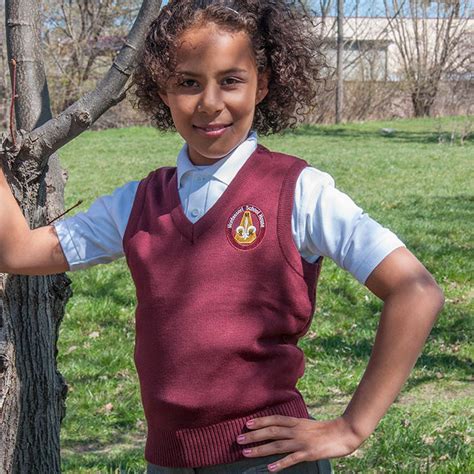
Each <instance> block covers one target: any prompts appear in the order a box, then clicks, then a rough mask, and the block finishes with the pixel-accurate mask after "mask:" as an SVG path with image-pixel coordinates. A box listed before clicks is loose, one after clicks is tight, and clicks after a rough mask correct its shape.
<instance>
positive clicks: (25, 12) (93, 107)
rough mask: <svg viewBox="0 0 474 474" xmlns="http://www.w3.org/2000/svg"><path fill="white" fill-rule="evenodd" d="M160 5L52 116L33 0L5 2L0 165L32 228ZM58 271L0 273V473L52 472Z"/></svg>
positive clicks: (115, 94)
mask: <svg viewBox="0 0 474 474" xmlns="http://www.w3.org/2000/svg"><path fill="white" fill-rule="evenodd" d="M160 6H161V1H158V0H145V1H144V2H143V5H142V7H141V9H140V12H139V14H138V16H137V18H136V20H135V23H134V26H133V28H132V29H131V31H130V33H129V35H128V37H127V39H126V41H125V43H124V44H123V46H122V48H121V50H120V52H119V54H118V55H117V56H116V58H115V59H114V61H113V64H112V67H111V68H110V69H109V71H108V72H107V73H106V75H105V76H104V78H103V79H102V80H101V81H100V82H99V83H98V85H97V87H96V88H95V89H94V90H92V91H91V92H88V93H87V94H85V95H84V96H83V97H81V98H80V99H79V100H78V101H77V102H75V103H74V104H72V105H71V106H70V107H68V108H67V109H66V110H65V111H64V112H62V113H61V114H59V115H58V116H57V117H55V118H52V114H51V109H50V101H49V93H48V84H47V80H46V75H45V70H44V63H43V51H42V48H41V18H40V3H39V2H38V1H35V0H7V2H6V4H5V19H6V39H7V49H8V60H9V62H10V61H12V60H14V61H12V62H11V63H10V64H11V67H10V74H11V78H12V83H13V82H16V91H15V92H16V98H15V114H14V115H15V120H16V126H17V129H18V130H17V131H14V130H11V133H4V134H3V137H2V145H1V148H0V162H1V164H2V166H3V169H4V171H5V174H6V176H7V179H8V181H9V183H10V185H11V188H12V191H13V193H14V196H15V198H16V199H17V201H18V203H19V204H20V207H21V209H22V210H23V212H24V214H25V217H26V219H27V222H28V223H29V225H30V227H31V228H34V227H38V226H41V225H45V224H46V223H48V222H50V221H51V220H52V219H54V218H55V217H57V216H58V215H59V214H60V212H61V211H62V207H63V188H64V181H65V179H64V173H63V172H62V170H61V167H60V165H59V160H58V157H57V155H56V151H57V150H58V149H59V148H60V147H61V146H63V145H64V144H66V143H67V142H69V141H70V140H72V139H73V138H74V137H76V136H77V135H79V134H80V133H81V132H83V131H84V130H86V129H87V128H89V127H90V126H91V124H92V123H94V121H96V120H97V119H98V118H99V117H100V115H101V114H103V113H104V112H105V111H106V110H107V109H108V108H110V107H111V106H113V105H114V104H117V103H118V102H120V101H121V100H122V99H123V98H124V97H125V93H126V90H127V87H128V85H127V83H128V81H129V77H130V74H131V72H132V70H133V66H134V64H136V62H137V60H138V58H139V55H140V51H141V49H142V46H143V42H144V38H145V35H146V31H147V29H148V26H149V24H150V22H151V21H152V20H153V18H154V17H155V16H156V15H157V12H158V11H159V9H160ZM69 283H70V282H69V280H68V278H67V277H66V276H65V275H63V274H62V275H51V276H45V277H20V276H14V275H1V276H0V424H1V430H0V472H2V473H21V474H23V473H41V474H44V473H48V474H49V473H57V472H60V469H61V468H60V451H59V430H60V422H61V419H62V417H63V416H64V400H65V396H66V391H67V388H66V384H65V382H64V380H63V378H62V377H61V375H60V374H59V372H58V370H57V367H56V353H57V349H56V340H57V335H58V328H59V324H60V322H61V319H62V317H63V314H64V306H65V304H66V301H67V299H68V297H69V296H70V289H69Z"/></svg>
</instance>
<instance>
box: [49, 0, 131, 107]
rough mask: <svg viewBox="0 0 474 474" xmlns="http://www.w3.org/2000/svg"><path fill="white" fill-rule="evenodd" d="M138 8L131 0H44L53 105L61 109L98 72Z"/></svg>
mask: <svg viewBox="0 0 474 474" xmlns="http://www.w3.org/2000/svg"><path fill="white" fill-rule="evenodd" d="M138 8H139V4H138V1H137V0H131V1H123V0H122V1H117V0H103V1H101V2H97V1H91V0H77V1H74V2H71V1H68V0H45V1H44V2H43V8H42V23H43V25H44V34H43V41H44V46H45V51H46V53H47V55H46V61H45V68H46V71H47V72H48V73H49V74H48V78H49V82H50V90H51V89H52V90H54V91H55V94H54V96H53V97H54V102H53V104H52V105H53V110H54V109H55V108H56V109H57V110H63V108H65V107H68V106H69V105H71V104H72V103H73V102H75V101H76V100H77V99H78V98H79V97H80V96H81V95H82V93H83V91H84V90H87V88H88V87H89V86H90V84H89V82H90V80H92V81H93V80H94V79H96V78H97V76H98V74H97V72H96V70H97V69H98V73H99V74H102V73H103V70H104V68H106V67H108V65H109V64H110V60H111V58H113V56H115V54H116V52H117V51H118V50H119V49H120V47H121V45H122V44H123V40H124V39H125V37H126V35H127V32H128V30H129V29H130V25H131V23H132V21H133V18H134V16H135V15H136V13H137V11H138Z"/></svg>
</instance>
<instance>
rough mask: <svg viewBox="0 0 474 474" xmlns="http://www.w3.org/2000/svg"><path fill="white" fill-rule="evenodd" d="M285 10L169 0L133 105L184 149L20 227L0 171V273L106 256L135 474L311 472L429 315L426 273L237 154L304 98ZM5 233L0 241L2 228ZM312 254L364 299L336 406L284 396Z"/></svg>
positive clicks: (431, 286) (345, 208)
mask: <svg viewBox="0 0 474 474" xmlns="http://www.w3.org/2000/svg"><path fill="white" fill-rule="evenodd" d="M309 27H310V23H309V22H308V21H307V19H306V18H305V17H304V15H303V13H302V12H301V11H300V10H299V9H298V8H297V7H296V6H295V5H293V4H292V2H289V1H285V0H273V1H256V0H222V1H213V0H201V1H198V0H176V1H170V2H169V3H168V5H167V6H165V7H164V8H163V9H162V11H161V13H160V14H159V16H158V18H157V19H156V20H155V21H154V22H153V24H152V25H151V29H150V31H149V34H148V38H147V42H146V51H145V54H144V58H143V62H142V64H141V65H140V67H139V68H138V69H137V71H136V74H135V78H134V81H135V84H136V94H137V97H138V105H139V107H141V108H142V109H143V110H144V111H146V112H148V113H150V114H151V115H152V116H153V117H154V119H155V121H156V124H157V126H158V127H159V128H160V129H164V130H169V129H172V128H175V129H176V130H177V131H178V133H179V134H180V135H181V136H182V137H183V139H184V140H185V142H186V143H185V145H184V146H183V148H182V150H181V152H180V154H179V156H178V160H177V167H176V168H161V169H158V170H156V171H154V172H152V173H150V175H149V176H148V177H147V178H145V179H143V180H142V181H140V182H132V183H128V184H126V185H125V186H123V187H122V188H119V189H117V190H116V191H115V192H114V193H113V195H112V196H106V197H102V198H100V199H99V200H97V201H96V202H95V203H94V204H93V205H92V206H91V208H90V210H89V211H88V212H87V213H82V214H78V215H76V216H74V217H72V218H69V219H66V220H64V221H62V222H59V223H57V224H55V225H54V226H47V227H43V228H40V229H36V230H29V229H28V227H27V225H26V223H25V220H24V218H23V216H22V215H21V213H20V211H19V209H18V207H17V205H16V203H15V201H14V199H13V197H12V196H11V194H10V191H9V188H8V186H7V184H6V181H5V178H4V176H3V173H1V172H0V206H1V207H0V216H1V217H0V249H1V252H0V271H4V272H11V273H23V274H46V273H56V272H64V271H67V270H77V269H80V268H85V267H88V266H90V265H94V264H97V263H103V262H107V261H110V260H113V259H115V258H118V257H119V256H122V255H125V257H126V259H127V263H128V265H129V267H130V271H131V274H132V277H133V279H134V282H135V285H136V291H137V300H138V306H137V311H136V331H137V333H136V347H135V362H136V366H137V370H138V374H139V378H140V386H141V394H142V400H143V405H144V409H145V415H146V418H147V424H148V437H147V444H146V452H145V457H146V459H147V461H148V463H149V467H148V471H149V472H152V473H164V472H169V473H188V472H194V468H195V469H197V471H198V472H202V473H211V472H213V473H221V472H222V473H224V472H229V473H239V472H246V473H250V472H264V471H266V469H267V468H268V470H270V471H272V472H277V471H281V470H284V469H285V470H287V471H288V472H296V473H303V472H325V471H326V472H327V471H328V470H329V469H330V468H329V467H328V463H327V461H322V460H324V459H327V458H334V457H338V456H346V455H348V454H350V453H352V452H353V451H354V450H355V449H357V448H358V447H359V446H360V445H361V444H362V443H363V442H364V440H365V439H367V437H368V436H370V434H371V433H372V432H373V431H374V429H375V427H376V426H377V423H378V422H379V420H380V419H381V418H382V416H383V415H384V414H385V412H386V411H387V409H388V408H389V406H390V404H391V403H392V402H393V400H394V399H395V397H396V396H397V394H398V392H399V391H400V389H401V387H402V385H403V383H404V381H405V380H406V378H407V377H408V374H409V372H410V370H411V368H412V367H413V365H414V363H415V361H416V359H417V357H418V355H419V353H420V350H421V348H422V345H423V343H424V341H425V339H426V337H427V335H428V333H429V331H430V328H431V327H432V325H433V323H434V321H435V318H436V315H437V313H438V312H439V311H440V309H441V307H442V304H443V303H442V302H443V297H442V294H441V291H440V289H439V288H438V286H437V285H436V283H435V282H434V280H433V278H432V277H431V275H430V274H429V273H428V272H427V270H426V269H425V268H424V267H423V265H421V263H420V262H419V261H418V260H417V259H416V258H415V257H414V256H413V255H412V254H411V253H410V252H409V251H408V250H407V249H406V248H405V247H404V246H403V244H402V243H401V242H400V241H399V240H398V238H397V237H396V236H395V235H394V234H392V233H391V232H390V231H388V230H387V229H384V228H383V227H381V226H380V225H379V224H377V223H376V222H374V221H373V220H372V219H370V218H369V217H368V216H367V215H366V214H364V213H363V212H362V210H361V209H360V208H358V207H357V206H356V205H355V204H354V203H353V202H352V201H351V200H350V199H349V198H348V197H347V196H346V195H344V194H342V193H340V192H339V191H337V190H336V189H335V188H334V183H333V180H332V178H331V177H330V176H328V175H327V174H325V173H323V172H321V171H318V170H316V169H314V168H311V167H309V166H308V165H307V164H306V163H305V162H304V161H302V160H300V159H298V158H295V157H292V156H288V155H284V154H281V153H274V152H271V151H269V150H267V149H265V148H264V147H261V146H259V145H257V136H256V133H255V131H257V132H260V133H269V132H278V131H280V130H283V129H285V128H288V127H291V126H294V125H295V124H297V123H298V122H300V121H301V119H302V118H304V116H305V115H306V114H307V112H309V111H310V110H311V108H312V107H313V106H314V103H315V98H316V86H317V82H318V73H319V70H320V68H321V66H322V61H321V58H320V56H319V55H318V54H317V50H315V47H314V43H313V40H312V34H311V31H310V29H309ZM6 229H8V231H7V230H6ZM323 256H329V257H331V258H333V259H334V260H335V261H336V262H337V263H338V264H339V265H340V266H341V267H343V268H345V269H347V270H348V271H349V272H351V273H352V274H353V275H354V276H355V278H357V279H358V280H359V281H360V282H361V283H364V284H365V285H366V286H367V287H368V288H369V289H370V290H371V291H372V292H373V293H374V294H375V295H377V296H378V297H380V298H381V299H383V301H384V307H383V311H382V315H381V319H380V324H379V327H378V330H377V335H376V339H375V343H374V347H373V352H372V355H371V357H370V361H369V364H368V367H367V369H366V371H365V374H364V376H363V378H362V380H361V381H360V384H359V386H358V388H357V390H356V392H355V393H354V395H353V397H352V399H351V401H350V403H349V405H348V407H347V408H346V410H345V411H344V413H343V414H342V415H341V416H340V417H338V418H336V419H334V420H328V421H316V420H313V419H311V418H310V417H309V415H308V411H307V409H306V405H305V403H304V401H303V399H302V397H301V394H300V393H299V392H298V390H297V389H296V388H295V385H296V382H297V380H298V378H300V377H301V376H302V375H303V371H304V358H303V354H302V351H301V350H300V349H299V348H298V347H297V342H298V339H299V338H300V337H301V336H303V335H304V334H305V332H306V331H307V330H308V328H309V325H310V323H311V318H312V314H313V310H314V303H315V288H316V281H317V278H318V275H319V271H320V267H321V261H322V258H323Z"/></svg>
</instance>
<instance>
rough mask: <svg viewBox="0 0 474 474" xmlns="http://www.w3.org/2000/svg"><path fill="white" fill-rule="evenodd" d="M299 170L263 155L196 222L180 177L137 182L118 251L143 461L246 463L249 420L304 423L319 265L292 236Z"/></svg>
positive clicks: (292, 161)
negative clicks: (129, 291) (303, 344)
mask: <svg viewBox="0 0 474 474" xmlns="http://www.w3.org/2000/svg"><path fill="white" fill-rule="evenodd" d="M306 166H307V163H306V162H304V161H303V160H300V159H298V158H295V157H292V156H288V155H284V154H281V153H273V152H270V151H268V150H267V149H266V148H264V147H262V146H258V147H257V149H256V151H255V152H254V153H253V154H252V156H251V157H250V158H249V159H248V160H247V162H246V163H245V164H244V165H243V167H242V168H241V170H240V171H239V173H238V174H237V175H236V176H235V178H234V179H233V181H232V182H231V183H230V185H229V187H228V188H227V190H226V191H225V192H224V194H223V195H222V196H221V197H220V198H219V200H218V201H217V202H216V203H215V204H214V206H212V207H211V208H210V209H209V210H208V211H207V212H206V214H205V215H204V216H203V217H201V218H200V219H199V220H198V221H197V222H196V223H195V224H192V223H191V222H190V221H189V220H188V218H187V217H186V215H185V213H184V211H183V208H182V206H181V203H180V199H179V194H178V189H177V175H176V168H160V169H158V170H156V171H154V172H152V173H150V175H149V176H148V177H147V178H145V179H144V180H143V181H141V183H140V185H139V187H138V191H137V194H136V198H135V201H134V204H133V208H132V212H131V215H130V219H129V222H128V226H127V229H126V232H125V235H124V242H123V243H124V250H125V255H126V259H127V263H128V265H129V267H130V271H131V274H132V277H133V280H134V282H135V286H136V292H137V309H136V344H135V364H136V367H137V371H138V376H139V380H140V388H141V395H142V401H143V406H144V411H145V417H146V420H147V425H148V436H147V442H146V448H145V458H146V460H147V461H148V462H150V463H152V464H157V465H160V466H167V467H205V466H210V465H214V464H222V463H230V462H235V461H238V460H240V459H242V458H244V456H243V455H242V449H243V446H240V445H238V444H237V442H236V438H237V436H238V435H239V434H241V433H244V432H246V431H248V430H247V429H246V427H245V422H246V421H248V420H250V419H252V418H255V417H260V416H267V415H273V414H281V415H286V416H293V417H299V418H308V417H309V415H308V411H307V408H306V404H305V403H304V400H303V398H302V396H301V394H300V393H299V391H298V390H297V389H296V383H297V381H298V379H299V378H300V377H301V376H302V375H303V372H304V354H303V352H302V350H301V349H300V348H299V347H297V342H298V339H299V338H300V337H301V336H303V335H304V334H305V333H306V331H307V330H308V328H309V326H310V324H311V319H312V315H313V311H314V305H315V292H316V282H317V278H318V275H319V270H320V266H321V259H320V260H319V261H318V262H316V263H315V264H310V263H308V262H306V261H305V260H303V259H302V258H301V256H300V255H299V253H298V250H297V248H296V246H295V244H294V241H293V238H292V234H291V215H292V207H293V202H294V189H295V184H296V181H297V178H298V176H299V174H300V173H301V171H302V170H303V168H305V167H306ZM267 442H268V441H267ZM258 444H264V443H262V442H261V443H256V444H253V446H257V445H258ZM249 446H250V447H251V446H252V445H246V446H245V447H249Z"/></svg>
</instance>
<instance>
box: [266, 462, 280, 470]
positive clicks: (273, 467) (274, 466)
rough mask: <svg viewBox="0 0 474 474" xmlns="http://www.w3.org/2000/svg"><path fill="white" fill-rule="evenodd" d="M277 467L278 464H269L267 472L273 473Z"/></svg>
mask: <svg viewBox="0 0 474 474" xmlns="http://www.w3.org/2000/svg"><path fill="white" fill-rule="evenodd" d="M277 467H278V464H277V463H274V464H270V465H269V466H268V470H269V471H274V470H275V469H276V468H277Z"/></svg>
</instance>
